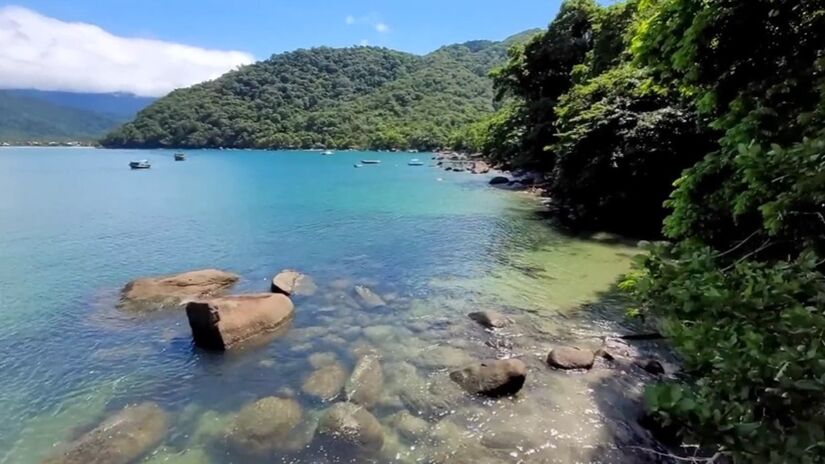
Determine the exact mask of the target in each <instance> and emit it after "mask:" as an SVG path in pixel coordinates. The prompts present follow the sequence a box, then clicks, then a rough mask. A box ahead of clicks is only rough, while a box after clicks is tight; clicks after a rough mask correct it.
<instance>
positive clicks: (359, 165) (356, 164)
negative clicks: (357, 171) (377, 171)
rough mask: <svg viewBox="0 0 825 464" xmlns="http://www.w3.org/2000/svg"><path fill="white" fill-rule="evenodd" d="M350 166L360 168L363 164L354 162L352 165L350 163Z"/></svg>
mask: <svg viewBox="0 0 825 464" xmlns="http://www.w3.org/2000/svg"><path fill="white" fill-rule="evenodd" d="M352 167H354V168H362V167H364V165H363V164H361V163H355V164H353V165H352Z"/></svg>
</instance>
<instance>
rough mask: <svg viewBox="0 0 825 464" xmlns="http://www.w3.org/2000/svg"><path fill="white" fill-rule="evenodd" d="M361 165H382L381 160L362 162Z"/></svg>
mask: <svg viewBox="0 0 825 464" xmlns="http://www.w3.org/2000/svg"><path fill="white" fill-rule="evenodd" d="M361 164H381V160H361Z"/></svg>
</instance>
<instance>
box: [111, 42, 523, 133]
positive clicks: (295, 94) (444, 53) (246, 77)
mask: <svg viewBox="0 0 825 464" xmlns="http://www.w3.org/2000/svg"><path fill="white" fill-rule="evenodd" d="M534 33H535V31H528V32H525V33H522V34H519V35H517V36H513V37H511V38H509V39H507V40H505V41H502V42H493V41H474V42H467V43H464V44H458V45H450V46H447V47H443V48H441V49H439V50H436V51H434V52H432V53H430V54H428V55H425V56H419V55H413V54H409V53H402V52H398V51H393V50H389V49H385V48H376V47H353V48H342V49H333V48H326V47H323V48H314V49H309V50H297V51H294V52H289V53H284V54H280V55H274V56H272V57H271V58H270V59H268V60H265V61H261V62H258V63H255V64H252V65H249V66H246V67H243V68H241V69H239V70H236V71H232V72H229V73H227V74H225V75H223V76H222V77H220V78H218V79H216V80H213V81H209V82H204V83H202V84H198V85H195V86H193V87H189V88H186V89H180V90H176V91H174V92H172V93H171V94H169V95H168V96H166V97H164V98H161V99H160V100H158V101H156V102H155V103H153V104H152V105H151V106H149V107H148V108H146V109H145V110H143V111H141V112H140V113H139V114H138V116H137V118H136V119H135V120H134V121H132V122H130V123H127V124H125V125H123V126H122V127H120V128H118V129H117V130H115V131H113V132H111V133H110V134H109V135H107V136H106V137H105V138H104V139H103V140H102V142H101V143H102V144H103V145H104V146H108V147H135V148H156V147H221V146H222V147H257V148H269V147H312V146H326V147H350V146H358V147H373V148H391V147H399V148H402V147H417V148H430V147H435V146H438V145H443V144H446V143H447V140H448V138H449V136H450V135H451V134H452V133H453V132H454V131H455V130H456V129H459V128H461V127H463V126H465V125H466V124H468V123H470V122H473V121H476V120H478V119H479V118H480V117H482V116H484V115H485V114H488V113H491V112H492V111H493V106H492V101H493V98H492V97H493V89H492V82H491V80H490V78H489V77H488V73H489V71H490V70H491V69H492V68H494V67H496V66H498V65H500V64H502V63H503V62H504V61H505V60H506V57H507V50H508V48H509V47H510V46H511V45H513V44H514V43H517V42H520V41H524V40H526V39H527V38H528V37H530V36H532V34H534Z"/></svg>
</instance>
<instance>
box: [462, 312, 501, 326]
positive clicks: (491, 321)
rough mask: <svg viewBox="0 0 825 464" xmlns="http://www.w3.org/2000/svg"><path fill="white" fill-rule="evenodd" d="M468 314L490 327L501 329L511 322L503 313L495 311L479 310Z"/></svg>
mask: <svg viewBox="0 0 825 464" xmlns="http://www.w3.org/2000/svg"><path fill="white" fill-rule="evenodd" d="M467 316H468V317H469V318H470V319H472V320H474V321H476V322H478V323H479V324H481V325H483V326H484V327H487V328H488V329H500V328H502V327H506V326H507V325H508V324H509V323H510V321H509V319H507V318H506V317H505V316H504V315H503V314H501V313H497V312H495V311H479V312H475V313H470V314H468V315H467Z"/></svg>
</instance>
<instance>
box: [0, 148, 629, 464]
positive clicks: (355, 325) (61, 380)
mask: <svg viewBox="0 0 825 464" xmlns="http://www.w3.org/2000/svg"><path fill="white" fill-rule="evenodd" d="M415 156H418V157H420V158H429V156H428V155H426V154H419V155H415ZM366 157H369V158H379V159H381V160H383V163H382V164H380V165H378V166H365V167H362V168H360V169H354V168H353V164H354V163H356V162H357V161H358V160H360V159H362V158H366ZM410 157H411V156H409V155H404V154H390V153H355V152H341V153H337V154H335V155H334V156H319V154H318V153H312V152H265V151H191V152H190V153H189V158H188V160H187V161H185V162H177V163H176V162H174V161H173V160H172V153H171V152H166V151H143V152H134V151H125V150H112V151H102V150H92V149H2V150H0V320H2V327H3V330H2V331H0V417H2V421H0V462H2V463H15V464H16V463H29V462H39V461H41V460H42V459H44V458H46V457H48V456H50V455H53V454H54V453H55V450H57V449H59V446H60V444H61V443H65V442H68V441H71V440H73V439H75V438H77V437H78V436H79V435H81V434H82V433H84V432H85V431H88V430H90V429H91V428H93V427H95V426H96V425H97V424H99V423H100V422H101V421H102V420H103V419H104V418H106V417H107V416H108V415H111V414H112V413H113V412H115V411H118V410H120V409H121V408H122V407H123V406H125V405H128V404H134V403H140V402H143V401H153V402H156V403H157V404H159V405H161V406H162V407H163V408H164V410H165V411H166V412H167V413H168V414H169V417H170V427H169V430H168V432H167V433H166V435H165V436H166V438H165V439H164V441H163V442H162V443H161V444H160V445H159V446H158V447H153V448H152V449H149V450H147V452H146V454H144V456H143V457H142V458H141V460H139V461H138V462H141V461H142V460H143V459H146V460H148V461H151V462H169V463H195V462H198V463H201V462H211V463H225V462H226V463H228V462H319V463H325V462H347V460H350V459H353V460H355V461H356V462H445V463H446V462H458V463H461V462H474V463H477V462H502V463H505V462H562V463H568V462H637V461H638V460H639V456H638V454H637V453H636V452H634V451H633V450H632V449H631V448H630V446H632V445H634V444H636V443H637V442H639V441H640V440H642V437H641V434H642V432H641V431H640V430H639V429H638V427H637V426H636V425H635V422H634V417H632V414H634V413H635V412H634V409H633V401H634V400H635V398H637V396H638V393H639V389H640V382H641V380H642V378H641V377H640V376H639V374H638V373H635V372H626V371H625V370H622V369H616V368H612V369H611V368H608V367H600V368H596V369H594V370H592V371H591V372H589V373H562V372H556V371H553V370H551V369H549V368H547V367H546V366H545V365H544V363H543V359H544V357H545V356H546V354H547V352H548V350H549V349H550V348H551V347H552V346H553V345H554V344H556V343H564V342H571V343H576V344H578V345H582V346H598V345H599V343H600V338H599V337H601V336H602V335H607V334H613V333H616V332H621V331H622V330H623V328H622V327H620V326H619V323H620V319H621V318H620V315H619V311H620V309H619V308H618V307H617V306H619V305H617V304H616V302H615V301H614V300H613V298H612V297H610V296H609V295H607V294H606V292H607V291H608V290H610V288H611V286H612V285H613V284H614V283H615V281H616V279H617V278H618V276H619V275H620V274H621V273H623V272H625V271H627V270H628V269H629V262H630V257H631V256H632V254H634V253H635V252H636V251H635V250H634V249H632V248H629V247H627V246H621V245H605V244H597V243H593V242H586V241H581V240H576V239H572V238H567V237H565V236H562V235H561V234H559V233H557V232H554V231H553V230H552V229H550V228H549V227H547V225H546V224H545V223H544V221H542V220H541V219H540V218H539V217H538V216H537V215H536V214H535V211H534V210H535V205H534V203H533V202H532V201H531V200H529V199H528V198H526V197H524V196H522V195H521V194H517V193H513V192H506V191H501V190H496V189H493V188H490V187H488V186H487V184H486V181H487V179H486V178H485V177H483V176H473V175H470V174H467V173H452V172H444V171H441V170H438V169H435V168H433V167H427V166H424V167H411V166H407V164H406V163H407V160H408V158H410ZM142 158H148V159H149V160H150V161H151V162H152V165H153V166H152V169H151V170H148V171H130V170H129V169H128V167H127V164H128V162H129V161H130V160H133V159H142ZM199 268H219V269H224V270H228V271H232V272H235V273H238V274H239V275H241V277H242V279H241V281H240V282H239V284H238V285H237V286H236V287H235V288H234V289H233V292H236V293H242V292H259V291H267V290H268V288H269V279H270V278H271V277H272V276H273V275H274V274H276V273H277V272H278V271H280V270H281V269H285V268H294V269H299V270H301V271H303V272H305V273H307V274H308V275H310V276H312V277H313V279H314V280H315V282H316V283H317V284H318V286H319V291H318V292H317V293H316V294H315V295H313V296H311V297H303V298H296V299H295V304H296V318H295V320H294V322H293V324H292V326H291V329H290V330H289V331H288V332H287V333H286V334H285V335H283V336H281V337H279V338H277V339H274V340H267V342H268V343H258V344H255V345H254V346H247V347H245V348H242V349H240V350H235V351H233V352H229V353H226V354H213V353H207V352H203V351H201V350H200V349H197V348H195V347H194V346H193V344H192V342H191V336H190V332H189V327H188V324H187V321H186V317H185V314H184V312H183V311H175V310H172V311H167V312H163V313H160V314H153V315H142V314H133V313H126V312H123V311H121V310H119V309H117V308H116V307H115V304H116V302H117V299H118V296H119V290H120V288H121V287H122V286H123V284H124V283H125V282H127V281H129V280H131V279H133V278H136V277H139V276H146V275H157V274H169V273H174V272H180V271H186V270H192V269H199ZM354 284H364V285H367V286H369V287H370V288H372V289H373V290H374V291H375V292H376V293H379V294H381V295H383V296H384V297H385V299H386V300H387V301H388V302H389V305H388V307H387V308H382V309H378V310H367V309H363V308H361V307H359V306H358V305H357V303H354V300H353V299H352V285H354ZM479 309H496V310H500V311H502V312H505V313H506V314H507V315H509V316H510V317H511V318H512V319H513V320H514V322H515V323H514V324H513V325H512V326H511V327H509V328H507V329H505V330H501V331H497V333H490V332H487V331H484V330H483V329H482V328H480V327H479V326H478V325H476V324H475V323H474V322H472V321H470V320H469V319H468V318H467V317H466V314H467V313H468V312H470V311H474V310H479ZM365 349H374V350H376V351H377V352H378V353H380V356H381V364H382V368H383V372H384V385H383V389H382V393H381V397H380V400H379V402H378V403H377V404H376V406H375V407H373V408H372V411H371V412H372V413H373V414H374V415H375V416H376V417H377V418H378V419H379V421H381V423H382V426H383V429H384V446H383V448H382V449H381V450H380V451H379V452H375V453H372V454H370V455H361V456H358V457H356V458H352V457H348V456H344V455H339V454H337V453H336V451H335V450H330V449H325V448H322V447H319V446H317V442H316V441H315V440H313V436H312V435H313V433H312V432H313V430H314V428H315V423H316V422H317V420H318V417H319V416H320V415H321V414H322V413H323V411H324V410H325V409H326V408H328V407H329V406H330V404H332V403H333V402H335V401H340V400H343V399H344V398H343V397H339V398H337V399H335V400H331V401H321V400H319V399H317V398H315V397H312V396H310V395H307V394H306V393H304V392H303V391H302V385H303V383H304V381H305V380H306V378H307V377H308V376H309V375H310V374H311V373H312V372H313V371H314V370H315V368H314V367H313V365H312V364H310V358H311V357H312V356H313V355H315V356H314V357H313V360H314V361H313V363H314V364H315V365H316V366H317V365H319V363H318V360H319V359H322V360H324V362H337V363H338V364H340V365H341V366H342V367H343V368H344V369H346V370H347V371H350V370H351V369H352V367H353V366H354V364H355V362H356V354H355V353H356V352H358V351H359V350H365ZM319 353H322V355H319ZM507 356H519V357H520V358H521V359H523V360H525V362H527V364H528V366H529V369H530V371H529V374H528V379H527V383H526V384H525V387H524V389H523V390H522V392H521V393H520V394H519V395H518V396H517V397H516V398H513V399H501V400H484V399H481V398H476V397H471V396H468V395H466V394H463V393H461V392H460V391H457V390H456V388H455V386H454V385H452V384H451V383H450V381H449V378H448V377H447V375H448V373H449V371H450V370H451V369H454V368H456V367H459V366H461V365H463V364H464V363H467V362H471V361H473V360H481V359H485V358H496V357H507ZM267 396H280V397H290V398H294V399H295V400H296V401H297V402H298V403H299V404H300V405H301V408H302V410H303V414H302V423H301V424H300V425H299V426H298V427H296V428H295V430H294V431H293V433H291V434H290V435H291V439H290V444H289V446H279V447H277V448H279V449H278V450H275V451H271V452H268V453H266V454H265V455H260V454H258V455H255V454H254V453H249V452H247V451H248V450H243V449H238V447H237V446H232V444H231V443H229V441H228V440H227V430H229V429H230V428H231V424H232V421H233V415H234V414H235V413H237V412H238V411H239V410H240V409H241V408H242V407H243V406H244V405H245V404H248V403H250V402H252V401H255V400H257V399H260V398H263V397H267ZM407 413H409V414H410V415H412V416H415V417H418V418H420V419H423V420H424V421H426V422H425V423H422V422H420V421H414V423H415V424H418V425H421V424H425V425H426V429H425V430H424V431H423V432H422V431H421V430H418V431H417V432H416V433H412V432H410V430H408V429H409V427H402V426H400V425H399V422H403V421H399V418H400V417H405V418H407V419H408V416H407V415H406V414H407ZM407 423H409V421H407ZM402 429H403V430H402Z"/></svg>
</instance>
